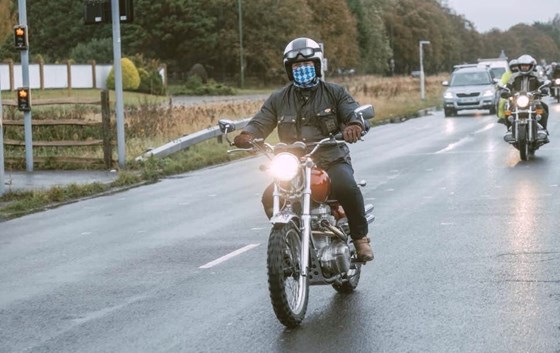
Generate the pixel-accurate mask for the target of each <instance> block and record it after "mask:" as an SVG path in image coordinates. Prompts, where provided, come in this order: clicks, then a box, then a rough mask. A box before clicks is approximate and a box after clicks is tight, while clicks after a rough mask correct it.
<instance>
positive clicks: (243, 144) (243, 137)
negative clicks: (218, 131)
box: [233, 131, 253, 148]
mask: <svg viewBox="0 0 560 353" xmlns="http://www.w3.org/2000/svg"><path fill="white" fill-rule="evenodd" d="M252 140H253V135H251V134H250V133H248V132H245V131H241V133H240V134H239V135H237V136H235V138H234V139H233V144H234V145H235V147H237V148H251V147H253V145H251V141H252Z"/></svg>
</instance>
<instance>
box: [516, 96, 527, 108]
mask: <svg viewBox="0 0 560 353" xmlns="http://www.w3.org/2000/svg"><path fill="white" fill-rule="evenodd" d="M516 103H517V106H518V107H519V108H527V107H528V106H529V97H527V96H519V97H517V101H516Z"/></svg>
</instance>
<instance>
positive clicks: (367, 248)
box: [354, 236, 373, 262]
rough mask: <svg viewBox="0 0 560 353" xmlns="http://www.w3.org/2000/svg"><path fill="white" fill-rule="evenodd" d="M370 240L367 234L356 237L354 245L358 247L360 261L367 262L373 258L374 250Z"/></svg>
mask: <svg viewBox="0 0 560 353" xmlns="http://www.w3.org/2000/svg"><path fill="white" fill-rule="evenodd" d="M369 242H370V241H369V238H368V237H367V236H366V237H363V238H360V239H354V246H355V247H356V253H357V255H358V260H359V261H364V262H365V261H371V260H373V250H372V249H371V245H369Z"/></svg>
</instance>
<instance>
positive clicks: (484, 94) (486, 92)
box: [482, 89, 494, 97]
mask: <svg viewBox="0 0 560 353" xmlns="http://www.w3.org/2000/svg"><path fill="white" fill-rule="evenodd" d="M482 96H483V97H494V91H492V90H491V89H487V90H486V91H484V93H483V94H482Z"/></svg>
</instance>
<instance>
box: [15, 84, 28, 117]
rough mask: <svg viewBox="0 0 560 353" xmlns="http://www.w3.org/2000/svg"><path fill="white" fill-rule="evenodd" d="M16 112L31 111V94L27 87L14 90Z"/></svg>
mask: <svg viewBox="0 0 560 353" xmlns="http://www.w3.org/2000/svg"><path fill="white" fill-rule="evenodd" d="M16 94H17V106H18V110H20V111H24V112H28V111H30V110H31V94H30V91H29V87H20V88H18V89H17V90H16Z"/></svg>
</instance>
